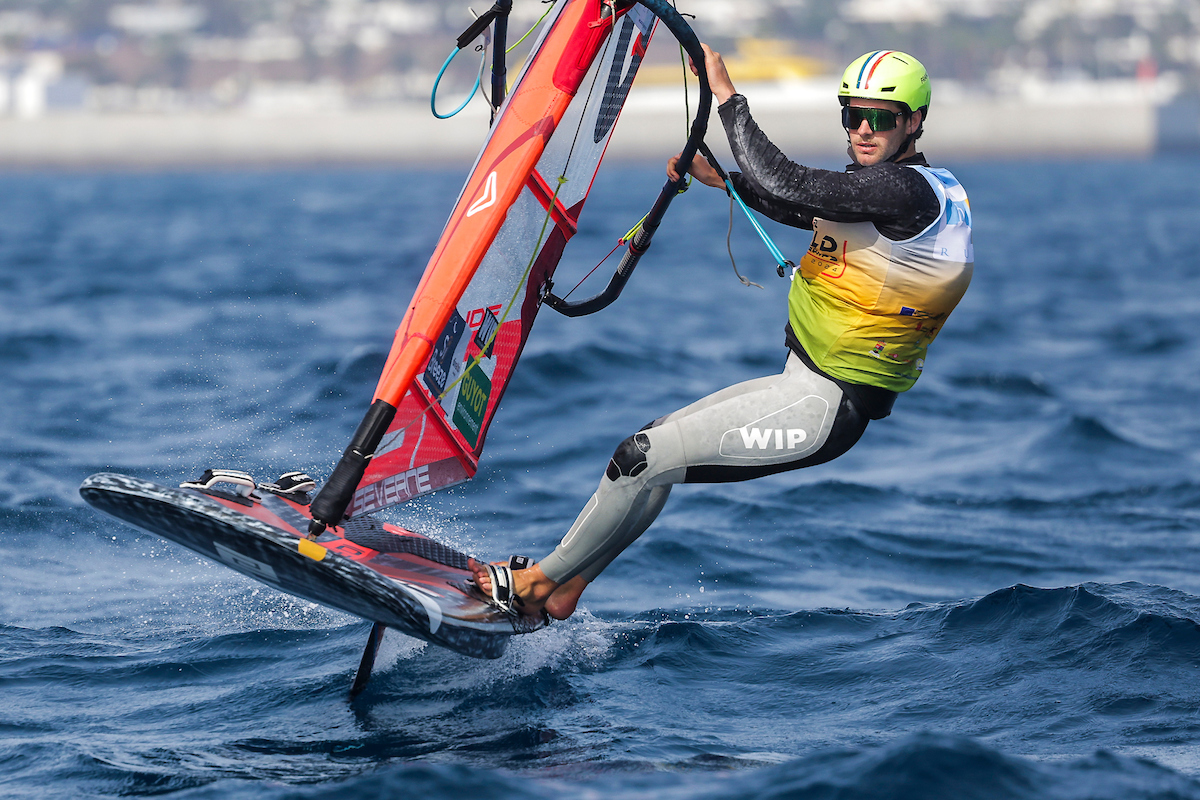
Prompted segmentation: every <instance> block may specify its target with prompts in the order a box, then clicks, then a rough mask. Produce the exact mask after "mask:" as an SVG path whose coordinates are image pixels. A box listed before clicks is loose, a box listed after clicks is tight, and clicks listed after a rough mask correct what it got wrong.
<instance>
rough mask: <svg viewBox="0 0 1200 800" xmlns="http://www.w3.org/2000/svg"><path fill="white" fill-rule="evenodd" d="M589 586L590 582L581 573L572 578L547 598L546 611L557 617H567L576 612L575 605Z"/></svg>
mask: <svg viewBox="0 0 1200 800" xmlns="http://www.w3.org/2000/svg"><path fill="white" fill-rule="evenodd" d="M587 587H588V582H587V581H585V580H584V579H583V578H582V577H580V576H579V575H576V576H575V577H574V578H571V580H569V581H567V582H566V583H564V584H562V585H561V586H559V587H558V588H556V589H555V590H554V591H553V592H551V593H550V596H549V597H548V598H546V605H545V608H546V613H547V614H549V615H550V616H552V617H554V618H555V619H566V618H567V617H569V616H571V615H572V614H574V613H575V606H577V605H579V598H580V596H581V595H582V594H583V590H584V589H586V588H587Z"/></svg>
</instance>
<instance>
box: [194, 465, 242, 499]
mask: <svg viewBox="0 0 1200 800" xmlns="http://www.w3.org/2000/svg"><path fill="white" fill-rule="evenodd" d="M218 483H228V484H231V485H232V486H233V489H232V492H233V493H234V494H238V495H240V496H242V497H250V496H251V494H252V493H253V492H254V490H255V488H256V487H255V484H254V478H253V477H251V476H250V474H249V473H246V472H241V471H239V470H236V469H206V470H204V474H203V475H201V476H200V477H199V478H196V480H194V481H184V482H183V483H181V484H179V488H180V489H199V490H200V491H202V492H203V491H208V490H210V489H215V488H216V487H217V484H218ZM218 491H220V490H218ZM226 491H229V490H226Z"/></svg>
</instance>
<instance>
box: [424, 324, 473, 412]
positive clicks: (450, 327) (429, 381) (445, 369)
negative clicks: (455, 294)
mask: <svg viewBox="0 0 1200 800" xmlns="http://www.w3.org/2000/svg"><path fill="white" fill-rule="evenodd" d="M466 329H467V321H466V320H464V319H463V318H462V315H460V314H459V313H458V311H457V310H455V312H454V313H453V314H452V315H451V316H450V321H449V322H447V323H446V327H445V328H443V329H442V335H441V336H439V337H438V340H437V345H436V346H435V347H434V348H433V355H432V356H431V357H430V358H429V366H428V367H426V368H425V385H426V386H428V387H429V391H431V392H432V393H433V396H434V397H438V396H440V395H441V394H442V392H444V391H446V386H447V385H448V384H449V383H450V382H451V380H452V378H451V377H450V376H451V372H452V371H457V370H454V367H455V358H454V354H455V352H456V351H457V350H458V342H459V340H460V339H461V338H462V335H463V332H464V331H465V330H466Z"/></svg>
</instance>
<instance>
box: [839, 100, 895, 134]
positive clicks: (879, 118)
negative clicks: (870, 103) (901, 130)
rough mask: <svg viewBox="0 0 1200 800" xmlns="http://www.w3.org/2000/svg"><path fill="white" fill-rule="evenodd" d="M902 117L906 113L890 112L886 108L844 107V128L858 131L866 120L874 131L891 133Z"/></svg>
mask: <svg viewBox="0 0 1200 800" xmlns="http://www.w3.org/2000/svg"><path fill="white" fill-rule="evenodd" d="M902 116H904V112H902V111H889V110H888V109H886V108H864V107H861V106H842V127H843V128H845V129H847V130H857V129H858V127H859V126H860V125H862V122H863V120H864V119H865V120H866V121H867V124H868V125H870V126H871V130H873V131H890V130H892V129H894V128H895V127H896V120H897V119H898V118H899V117H902Z"/></svg>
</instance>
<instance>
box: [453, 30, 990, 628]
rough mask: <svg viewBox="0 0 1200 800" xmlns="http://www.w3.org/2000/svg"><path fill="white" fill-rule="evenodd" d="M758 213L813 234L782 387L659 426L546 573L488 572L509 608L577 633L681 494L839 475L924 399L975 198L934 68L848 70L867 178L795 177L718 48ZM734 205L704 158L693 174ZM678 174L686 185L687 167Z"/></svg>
mask: <svg viewBox="0 0 1200 800" xmlns="http://www.w3.org/2000/svg"><path fill="white" fill-rule="evenodd" d="M704 53H705V66H706V68H707V70H708V77H709V82H710V85H711V88H712V92H713V95H714V96H715V98H716V100H717V101H718V102H719V103H720V107H719V111H720V115H721V121H722V122H723V123H724V125H725V131H726V134H727V135H728V137H729V142H730V146H731V148H732V150H733V153H734V156H735V158H736V160H737V162H738V165H739V166H740V167H741V169H742V172H741V173H740V174H739V173H733V174H732V175H731V176H730V177H731V181H732V184H733V186H734V189H735V190H736V191H737V192H738V194H739V195H740V196H741V197H743V198H744V199H745V201H746V203H747V204H748V205H749V206H750V207H752V208H754V209H756V210H758V211H760V212H761V213H763V214H765V215H767V216H768V217H771V218H772V219H775V220H777V221H779V222H782V223H785V224H788V225H792V226H794V227H798V228H804V229H810V230H812V231H813V240H812V245H811V246H810V247H809V249H808V252H807V253H806V254H805V256H804V258H803V259H802V260H801V263H800V266H799V267H798V268H797V269H796V270H795V272H794V275H793V278H792V288H791V290H790V293H789V297H788V306H789V308H788V310H789V323H788V325H787V328H786V340H787V344H788V347H789V355H788V358H787V362H786V364H785V366H784V370H783V372H782V373H781V374H779V375H773V376H768V377H763V378H757V379H754V380H750V381H746V382H744V383H739V384H736V385H734V386H730V387H728V388H726V389H723V390H721V391H719V392H717V393H715V394H713V395H710V396H708V397H706V398H704V399H702V400H699V401H697V402H696V403H693V404H692V405H690V406H687V407H686V408H683V409H681V410H679V411H676V412H674V413H672V414H668V415H667V416H665V417H662V418H660V419H657V420H655V421H654V422H652V423H650V424H649V425H647V426H646V427H645V428H643V429H642V430H641V431H639V432H637V433H635V434H634V435H633V436H630V437H629V438H627V439H626V440H625V441H623V442H622V443H621V444H620V445H619V446H618V447H617V450H616V452H615V453H614V454H613V456H612V459H611V460H610V461H609V464H608V469H607V470H606V472H605V475H604V477H603V478H602V479H601V481H600V486H599V488H597V490H596V492H595V494H594V495H592V498H591V499H590V500H589V501H588V503H587V505H585V506H584V508H583V511H582V512H581V513H580V514H579V516H578V518H577V519H576V520H575V523H574V524H573V525H572V526H571V528H570V530H569V531H568V532H567V534H566V536H565V537H564V538H563V540H562V542H561V543H560V544H559V545H558V547H556V548H555V550H554V551H553V552H552V553H550V554H549V555H547V556H546V557H545V558H544V559H542V560H541V561H540V562H538V563H537V564H527V563H526V562H525V560H523V559H520V558H515V559H513V560H511V561H510V562H509V563H508V564H506V565H505V564H501V565H484V564H479V563H476V562H472V565H471V568H472V571H473V573H474V575H475V580H476V583H477V584H478V585H479V586H480V588H481V589H483V591H484V592H488V593H491V595H492V597H493V599H495V600H496V601H497V602H498V603H500V604H501V605H504V606H506V607H508V608H509V609H510V610H518V611H521V612H523V613H527V614H537V613H540V611H541V610H542V609H544V610H545V612H546V613H547V614H549V615H550V616H551V617H554V618H556V619H565V618H566V617H568V616H570V615H571V614H572V613H573V612H574V611H575V607H576V605H577V604H578V602H579V599H580V596H581V595H582V593H583V591H584V589H585V588H586V587H587V585H588V583H590V582H591V581H592V580H594V579H595V578H596V576H598V575H599V574H600V573H601V571H603V570H604V568H605V567H607V566H608V564H609V563H610V562H611V561H612V560H613V559H614V558H615V557H616V556H617V555H618V554H620V553H621V551H623V550H624V549H625V548H626V547H628V546H629V545H630V544H631V543H633V541H634V540H636V539H637V538H638V536H640V535H641V534H642V532H643V531H645V530H646V528H648V527H649V526H650V524H651V523H652V522H653V521H654V519H655V517H657V516H658V513H659V512H660V511H661V510H662V507H663V504H664V503H665V502H666V500H667V495H668V494H669V493H670V491H671V487H672V486H673V485H674V484H676V483H711V482H725V481H740V480H747V479H749V478H755V477H759V476H763V475H770V474H773V473H777V472H783V471H785V470H792V469H797V468H800V467H808V466H813V465H816V464H822V463H824V462H826V461H829V460H831V459H834V458H836V457H838V456H840V455H842V454H843V453H845V452H846V451H847V450H849V449H850V448H851V447H852V446H853V445H854V444H855V443H856V442H857V441H858V439H859V437H860V436H861V435H862V433H863V431H864V430H865V429H866V427H867V423H868V421H870V420H873V419H882V418H883V417H886V416H887V415H888V414H889V413H890V411H891V408H892V404H893V402H894V401H895V398H896V395H897V394H898V393H899V392H903V391H906V390H907V389H909V388H911V387H912V385H913V384H914V383H915V382H916V380H917V378H918V377H919V376H920V373H921V371H922V369H923V367H924V361H925V356H926V349H927V347H928V345H929V343H930V342H932V341H933V339H934V337H935V336H936V334H937V332H938V331H939V330H940V329H941V327H942V324H943V323H944V322H945V320H946V317H947V316H948V315H949V314H950V312H951V311H952V310H953V309H954V307H955V305H956V304H957V303H958V301H959V299H960V298H961V297H962V295H963V293H964V292H965V291H966V288H967V284H968V283H969V282H970V279H971V270H972V263H973V255H972V249H971V218H970V206H969V204H968V202H967V197H966V194H965V192H964V191H963V189H962V187H961V186H960V185H959V183H958V181H957V180H955V179H954V176H953V175H951V174H950V173H949V172H948V171H946V170H944V169H934V168H931V167H930V166H929V164H928V162H927V161H926V160H925V158H924V156H923V155H922V154H921V153H919V152H917V150H916V141H917V139H918V138H919V137H920V136H921V133H922V126H923V123H924V121H925V118H926V116H927V115H928V112H929V101H930V88H929V78H928V75H927V74H926V72H925V68H924V67H923V66H922V65H921V63H920V62H919V61H917V60H916V59H915V58H913V57H912V56H909V55H907V54H905V53H900V52H896V51H882V50H881V51H876V52H874V53H868V54H866V55H863V56H861V57H860V58H858V59H856V60H855V61H854V62H852V63H851V64H850V66H849V67H847V69H846V71H845V73H844V74H843V76H842V82H841V87H840V89H839V91H838V96H839V101H840V102H841V104H842V125H843V127H844V128H845V130H846V136H847V140H848V152H849V155H850V158H851V159H852V161H853V163H852V164H850V165H849V166H848V167H847V169H846V171H845V172H833V171H828V170H820V169H813V168H810V167H805V166H802V165H799V164H796V163H794V162H792V161H790V160H789V159H788V158H787V157H786V156H784V154H783V153H782V152H780V150H779V149H778V148H776V147H775V146H774V145H773V144H772V143H771V142H770V141H769V140H768V139H767V137H766V136H765V135H764V134H763V132H762V131H761V130H760V129H759V127H758V125H757V124H756V123H755V121H754V119H753V117H751V115H750V108H749V105H748V104H747V101H746V98H745V97H743V96H742V95H740V94H738V93H737V90H736V89H735V88H734V85H733V83H732V81H731V80H730V78H729V74H728V72H727V71H726V69H725V64H724V62H723V61H722V59H721V56H720V54H719V53H716V52H714V51H713V50H712V49H711V48H709V47H708V46H707V45H705V46H704ZM689 171H690V172H691V174H692V175H694V176H695V177H696V178H697V179H698V180H700V181H701V182H702V183H705V184H708V185H710V186H714V187H719V188H725V184H724V182H723V181H722V179H721V177H720V175H719V174H718V173H717V171H716V170H715V169H714V168H713V167H712V165H711V164H709V163H708V162H707V161H705V160H704V159H703V158H701V157H700V156H697V157H696V158H695V160H694V161H693V162H692V164H691V167H690V170H689ZM667 174H668V175H670V176H672V177H673V178H674V177H676V176H677V172H676V159H671V160H670V161H669V162H668V166H667Z"/></svg>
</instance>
